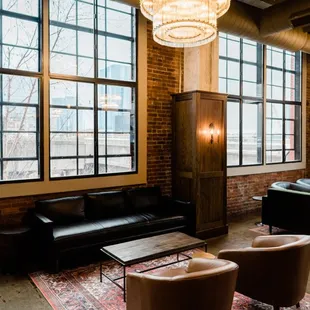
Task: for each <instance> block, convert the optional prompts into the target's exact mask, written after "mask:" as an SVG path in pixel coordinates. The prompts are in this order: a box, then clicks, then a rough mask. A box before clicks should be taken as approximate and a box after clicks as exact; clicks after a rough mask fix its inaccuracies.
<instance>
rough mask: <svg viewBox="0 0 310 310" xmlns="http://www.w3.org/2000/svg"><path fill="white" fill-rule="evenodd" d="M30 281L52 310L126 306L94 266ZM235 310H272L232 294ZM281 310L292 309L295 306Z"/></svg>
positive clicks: (111, 266)
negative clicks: (100, 279)
mask: <svg viewBox="0 0 310 310" xmlns="http://www.w3.org/2000/svg"><path fill="white" fill-rule="evenodd" d="M173 260H175V256H174V257H172V256H169V257H165V258H163V259H159V260H154V261H150V262H147V263H143V264H139V265H135V266H133V267H132V268H128V272H130V271H134V270H143V269H146V268H150V267H154V266H158V265H160V264H165V263H167V262H171V261H173ZM177 265H179V266H180V265H183V266H184V265H187V262H182V263H179V264H175V265H173V266H170V268H174V267H176V266H177ZM166 268H167V267H166ZM103 271H104V272H105V273H106V274H108V275H110V276H114V277H117V276H119V275H121V273H122V270H121V269H120V267H119V265H118V264H117V263H115V262H113V261H107V262H106V263H105V264H104V266H103ZM30 278H31V279H32V281H33V282H34V283H35V285H36V286H37V287H38V289H39V290H40V291H41V292H42V294H43V295H44V297H45V298H46V299H47V301H48V302H49V303H50V305H51V306H52V307H53V309H55V310H99V309H100V310H125V309H126V304H125V303H124V302H123V294H122V291H121V290H120V289H119V288H118V287H117V286H116V285H114V284H113V283H111V282H110V281H109V280H106V279H105V278H104V279H103V282H102V283H100V281H99V265H98V264H96V265H95V264H94V265H89V266H87V267H80V268H77V269H73V270H65V271H63V272H60V273H58V274H48V273H44V272H37V273H33V274H30ZM237 309H242V310H245V309H248V310H272V307H271V306H269V305H266V304H262V303H260V302H258V301H255V300H252V299H250V298H248V297H245V296H243V295H241V294H238V293H236V294H235V297H234V303H233V307H232V310H237ZM282 309H284V308H282ZM285 309H295V307H292V308H285ZM301 309H302V310H306V309H307V310H310V295H309V294H307V295H306V296H305V298H304V300H303V301H302V302H301Z"/></svg>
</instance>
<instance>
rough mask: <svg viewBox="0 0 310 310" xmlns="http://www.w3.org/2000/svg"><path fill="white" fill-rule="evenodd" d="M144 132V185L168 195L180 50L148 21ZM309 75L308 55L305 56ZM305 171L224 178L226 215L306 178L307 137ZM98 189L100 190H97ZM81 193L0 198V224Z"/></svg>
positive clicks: (255, 204)
mask: <svg viewBox="0 0 310 310" xmlns="http://www.w3.org/2000/svg"><path fill="white" fill-rule="evenodd" d="M147 53H148V54H147V62H148V75H147V87H148V101H147V105H148V132H147V147H148V152H147V154H148V158H147V173H148V176H147V182H148V185H160V186H161V188H162V190H163V192H164V193H165V194H170V192H171V146H172V141H171V139H172V135H171V97H170V95H171V93H175V92H178V91H179V87H180V81H182V80H183V77H182V76H181V78H180V73H181V74H182V72H183V51H182V50H180V49H174V48H167V47H163V46H160V45H158V44H157V43H155V42H154V41H153V40H152V25H151V23H150V22H148V49H147ZM308 73H310V55H308ZM307 89H308V98H307V132H310V131H309V130H308V127H309V126H310V74H308V76H307ZM306 148H307V154H308V156H307V171H304V170H296V171H287V172H279V173H268V174H258V175H247V176H238V177H229V178H228V182H227V185H228V192H227V193H228V201H227V204H228V213H229V215H234V214H239V213H244V212H250V211H253V210H255V209H258V208H260V206H261V204H260V202H256V201H253V200H252V197H253V196H258V195H264V194H265V193H266V191H267V188H268V187H269V186H270V185H271V184H272V183H273V182H276V181H279V180H282V181H296V180H297V179H298V178H301V177H304V175H305V174H307V175H308V176H309V177H310V134H308V135H307V145H306ZM99 190H102V189H98V191H99ZM73 194H83V192H74V193H65V194H63V193H62V194H58V195H56V194H49V195H40V196H30V197H18V198H10V199H2V200H1V199H0V224H1V222H2V221H7V220H8V219H9V220H10V219H13V218H14V219H15V218H16V216H17V218H19V217H20V216H22V215H23V214H24V212H25V211H26V210H27V208H31V207H33V206H34V201H36V200H38V199H47V198H52V197H61V196H65V195H73Z"/></svg>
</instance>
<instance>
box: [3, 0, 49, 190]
mask: <svg viewBox="0 0 310 310" xmlns="http://www.w3.org/2000/svg"><path fill="white" fill-rule="evenodd" d="M43 2H44V0H38V16H37V17H36V16H31V15H27V14H23V13H17V12H11V11H7V10H4V9H3V1H2V0H0V13H1V14H0V17H1V18H0V29H3V28H2V17H3V16H8V17H11V18H17V19H21V20H26V21H31V22H36V23H37V25H38V48H37V50H38V71H30V70H29V71H28V70H24V69H22V70H20V69H10V68H4V67H2V66H1V65H0V83H1V85H0V88H2V81H3V75H11V76H16V77H26V78H27V77H29V78H35V79H37V80H38V104H37V105H29V106H31V107H34V108H35V109H36V110H37V113H36V115H37V119H36V132H35V135H36V156H35V157H31V158H30V157H29V158H27V157H17V158H12V159H9V160H7V161H13V162H14V161H21V162H22V161H28V160H37V161H38V178H31V179H16V180H2V179H3V162H4V161H5V160H6V159H5V158H4V157H3V148H2V145H1V146H0V166H1V168H0V186H1V185H5V184H15V183H32V182H33V183H36V182H42V181H43V180H44V148H43V145H44V128H43V115H44V113H43V112H44V111H43V108H44V104H43V102H44V84H43V68H44V59H43V50H44V45H43ZM0 42H2V31H0ZM4 45H6V44H4ZM23 48H25V47H23ZM30 49H32V50H33V49H34V48H30ZM2 51H3V44H0V64H2V61H3V59H2ZM3 105H6V104H5V103H4V102H3V92H1V94H0V120H2V116H3ZM10 105H11V106H15V107H17V106H19V107H23V106H26V105H23V104H20V103H13V104H10ZM27 106H28V105H27ZM8 132H12V133H14V131H8ZM19 132H20V131H19ZM3 134H4V129H3V122H1V124H0V141H1V143H2V141H3Z"/></svg>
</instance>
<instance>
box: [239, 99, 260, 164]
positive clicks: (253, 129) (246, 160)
mask: <svg viewBox="0 0 310 310" xmlns="http://www.w3.org/2000/svg"><path fill="white" fill-rule="evenodd" d="M242 106H243V107H242V133H243V137H242V152H243V154H242V155H243V158H242V161H243V164H244V165H250V164H260V163H262V134H263V126H262V125H263V122H262V121H263V113H262V103H260V102H250V101H244V102H243V105H242Z"/></svg>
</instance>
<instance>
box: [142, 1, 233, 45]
mask: <svg viewBox="0 0 310 310" xmlns="http://www.w3.org/2000/svg"><path fill="white" fill-rule="evenodd" d="M229 6H230V0H140V8H141V12H142V14H143V15H144V16H145V17H146V18H148V19H150V20H152V21H153V38H154V40H155V41H156V42H157V43H159V44H162V45H166V46H172V47H194V46H200V45H203V44H206V43H209V42H211V41H213V40H214V39H215V38H216V35H217V19H218V18H219V17H220V16H222V15H223V14H225V13H226V12H227V11H228V9H229Z"/></svg>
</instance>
